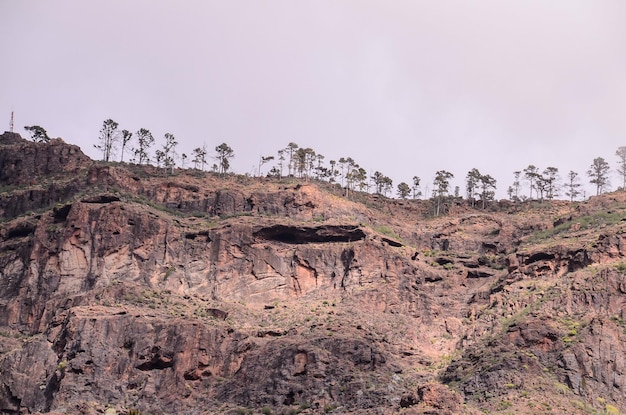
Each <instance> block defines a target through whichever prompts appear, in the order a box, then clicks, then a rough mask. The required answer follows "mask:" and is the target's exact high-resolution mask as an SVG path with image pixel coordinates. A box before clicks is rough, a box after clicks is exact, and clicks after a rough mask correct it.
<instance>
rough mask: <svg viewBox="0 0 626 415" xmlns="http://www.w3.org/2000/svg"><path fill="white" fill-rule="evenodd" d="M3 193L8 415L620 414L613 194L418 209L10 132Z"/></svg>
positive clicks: (625, 390)
mask: <svg viewBox="0 0 626 415" xmlns="http://www.w3.org/2000/svg"><path fill="white" fill-rule="evenodd" d="M26 172H32V174H30V173H29V174H27V173H26ZM33 180H34V182H33ZM0 186H2V189H3V192H2V193H1V194H0V214H1V218H2V223H1V226H0V412H1V413H7V414H19V413H35V412H40V413H69V414H74V413H76V414H78V413H85V414H102V413H105V411H106V410H107V408H109V413H110V412H111V411H112V410H113V409H115V410H116V411H117V413H123V412H124V411H128V410H129V409H131V408H136V409H139V410H141V411H143V412H145V413H155V414H156V413H159V414H178V413H188V414H208V413H211V414H212V413H237V411H239V412H241V411H247V410H256V411H259V410H260V409H261V408H263V407H267V410H270V411H273V412H274V413H298V412H301V413H321V412H333V413H371V414H385V413H407V414H410V413H414V414H459V413H467V414H470V413H472V414H473V413H479V411H491V412H493V413H507V412H513V413H543V412H549V411H553V412H554V413H581V414H582V413H590V412H591V413H592V412H593V411H596V412H597V413H601V412H602V411H612V410H613V408H626V398H624V397H625V396H626V375H625V374H624V373H626V372H625V371H626V368H625V367H624V365H625V363H624V359H623V356H624V354H625V353H626V346H624V344H625V343H624V340H626V335H625V334H624V333H625V332H624V328H625V327H626V323H625V320H626V315H625V311H624V310H625V309H626V280H625V278H626V275H625V272H626V265H624V264H625V263H624V256H625V255H626V245H625V242H624V235H625V233H624V232H625V230H626V229H625V228H626V222H625V221H624V220H622V219H623V218H624V217H626V196H625V195H624V193H615V194H612V195H607V196H604V197H600V198H594V199H592V200H591V201H589V202H586V203H583V204H580V205H579V206H577V207H574V206H572V205H571V204H568V203H565V202H552V203H550V204H548V203H545V204H543V205H538V206H534V205H532V204H530V203H529V204H510V203H501V204H500V205H498V206H494V207H493V208H492V211H489V212H487V211H484V210H480V209H473V208H470V207H467V206H464V205H463V204H462V203H460V202H459V203H457V204H456V205H454V206H451V207H450V212H451V213H450V214H448V215H446V216H444V217H439V218H432V217H429V216H428V215H427V212H428V205H427V203H428V202H421V201H388V200H386V199H384V198H382V197H379V196H376V197H374V196H369V195H360V194H355V195H353V196H352V197H353V198H355V200H356V201H351V200H347V199H345V198H343V197H339V196H337V195H335V194H333V193H334V192H337V190H336V189H335V188H333V187H332V186H328V185H322V184H319V185H315V184H311V183H298V182H297V181H295V180H285V181H282V182H276V181H270V180H265V179H264V181H263V182H260V181H259V180H255V179H251V178H246V177H228V178H225V179H222V178H218V177H215V176H212V175H210V174H205V173H203V172H198V171H179V172H177V174H175V175H172V176H168V177H163V174H162V172H160V171H159V170H157V169H155V168H153V167H150V166H143V167H140V166H134V165H113V164H111V165H105V164H101V163H97V162H93V161H91V160H89V159H88V158H87V157H85V156H84V155H83V154H82V153H81V152H80V150H79V149H78V148H77V147H75V146H70V145H67V144H65V143H63V142H62V141H61V140H52V141H51V142H50V143H48V144H36V143H30V142H27V141H25V140H22V139H21V138H19V136H16V135H10V134H5V135H3V136H1V137H0ZM337 193H339V192H337ZM359 198H360V199H359ZM359 200H362V201H363V203H359V202H358V201H359ZM33 210H34V211H36V213H29V211H33Z"/></svg>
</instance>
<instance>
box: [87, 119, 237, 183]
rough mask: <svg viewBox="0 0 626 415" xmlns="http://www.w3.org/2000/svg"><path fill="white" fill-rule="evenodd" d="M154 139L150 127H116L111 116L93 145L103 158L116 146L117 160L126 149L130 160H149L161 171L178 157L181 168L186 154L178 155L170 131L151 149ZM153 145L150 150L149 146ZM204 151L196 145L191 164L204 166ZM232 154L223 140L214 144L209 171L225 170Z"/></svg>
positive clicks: (107, 158)
mask: <svg viewBox="0 0 626 415" xmlns="http://www.w3.org/2000/svg"><path fill="white" fill-rule="evenodd" d="M155 145H156V140H155V138H154V136H153V135H152V133H151V132H150V130H148V129H146V128H140V129H139V130H137V131H136V132H135V133H132V132H130V131H128V130H121V131H120V130H119V124H118V123H117V122H115V121H113V120H112V119H108V120H105V121H104V123H103V124H102V128H101V129H100V135H99V136H98V144H94V147H95V148H96V149H98V150H100V151H101V152H102V160H103V161H107V162H108V161H113V156H114V155H115V153H116V152H117V150H118V149H119V150H120V162H124V154H125V153H126V151H129V152H130V155H131V159H130V162H131V163H137V164H151V163H152V162H153V161H154V162H155V163H156V166H157V167H158V168H161V169H163V171H164V173H165V174H168V173H169V174H171V173H173V171H174V167H176V166H177V163H178V161H180V163H181V164H180V166H181V167H182V168H185V165H186V163H187V161H188V159H189V156H187V154H185V153H182V154H181V155H180V157H179V155H178V153H177V151H176V147H177V146H178V141H176V137H174V135H173V134H171V133H165V135H164V136H163V141H162V144H161V146H160V147H158V148H156V149H154V147H155ZM153 149H154V152H152V150H153ZM207 156H208V151H207V148H206V144H205V145H203V146H202V147H198V148H196V149H194V150H193V152H192V159H191V163H193V165H194V168H196V169H198V168H201V169H202V170H204V168H205V166H206V164H207ZM234 156H235V153H234V152H233V149H232V148H230V147H229V146H228V145H227V144H226V143H222V144H220V145H219V146H217V147H215V156H214V157H213V159H214V160H215V163H214V164H213V167H212V169H213V171H215V172H219V173H222V174H224V173H227V172H228V170H229V169H230V159H232V158H233V157H234Z"/></svg>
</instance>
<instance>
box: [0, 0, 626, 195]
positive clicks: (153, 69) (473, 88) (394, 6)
mask: <svg viewBox="0 0 626 415" xmlns="http://www.w3.org/2000/svg"><path fill="white" fill-rule="evenodd" d="M0 57H1V59H2V63H1V64H0V68H1V69H0V75H1V76H0V116H1V117H2V118H4V119H5V122H4V124H5V125H3V126H2V127H3V129H8V125H9V118H10V114H11V111H15V118H16V127H19V128H17V129H16V130H17V131H18V132H20V133H21V134H22V135H24V136H26V134H25V131H24V130H23V127H24V126H25V125H33V124H37V125H41V126H42V127H44V128H46V129H47V131H48V133H49V134H50V135H51V136H53V137H57V136H58V137H62V138H63V139H64V140H65V141H67V142H70V143H74V144H78V145H80V146H81V147H82V149H83V151H85V152H86V153H87V154H89V155H90V156H92V157H94V158H99V157H100V154H98V153H97V152H96V150H95V149H93V144H95V143H96V142H97V137H98V132H99V129H100V128H101V126H102V122H103V121H104V120H105V119H107V118H112V119H114V120H115V121H117V122H118V123H119V124H120V128H125V129H129V130H131V131H136V130H137V129H139V128H147V129H149V130H151V131H152V133H153V134H154V136H155V138H156V139H157V142H158V144H159V145H160V144H161V142H162V140H163V135H164V134H165V133H166V132H170V133H172V134H174V135H175V136H176V138H177V140H178V141H179V142H180V145H179V148H178V152H179V153H182V152H186V153H187V154H190V153H191V150H192V149H193V148H195V147H198V146H201V145H202V144H203V143H206V144H207V146H208V148H209V149H211V150H212V149H213V148H214V147H215V146H216V145H218V144H220V143H222V142H226V143H228V144H229V145H230V146H231V147H232V148H233V149H234V151H235V159H234V160H233V163H232V165H233V168H234V170H236V171H237V172H239V173H246V172H249V173H252V172H253V171H254V170H253V166H256V165H257V163H258V160H259V156H261V155H275V154H276V151H277V150H278V149H280V148H283V147H285V146H286V145H287V144H288V143H289V142H291V141H293V142H296V143H297V144H299V145H300V146H301V147H312V148H313V149H314V150H315V151H317V152H318V153H321V154H323V155H325V156H326V160H327V161H328V160H330V159H335V160H336V159H338V158H339V157H342V156H343V157H348V156H349V157H352V158H353V159H355V161H356V162H357V163H359V164H360V165H361V166H362V167H364V168H366V169H367V170H368V172H373V171H374V170H379V171H381V172H383V173H384V174H386V175H388V176H390V177H391V178H392V179H393V180H394V188H395V186H396V184H397V183H399V182H400V181H406V182H409V183H410V181H411V178H412V177H413V176H414V175H418V176H420V177H421V178H422V181H423V183H425V184H426V185H428V184H430V183H432V179H433V178H434V174H435V172H436V171H437V170H442V169H445V170H449V171H451V172H452V173H453V174H454V175H455V179H454V180H453V183H452V184H453V186H454V185H459V186H460V187H461V189H462V193H463V194H464V193H465V192H464V188H465V186H464V181H465V180H464V179H465V175H466V174H467V171H468V170H470V169H471V168H473V167H476V168H478V169H479V170H480V171H481V172H482V173H484V174H491V175H492V176H494V177H495V178H496V179H497V180H498V196H499V197H505V191H506V188H507V187H508V186H509V185H510V184H511V183H512V181H513V174H512V172H513V171H515V170H522V169H523V168H525V167H526V166H528V165H529V164H534V165H536V166H537V167H539V168H540V169H542V170H543V169H544V168H545V167H548V166H555V167H558V168H559V170H560V173H561V176H562V177H565V176H566V174H567V172H568V171H569V170H574V171H577V172H578V173H579V174H580V175H581V176H582V179H583V182H585V183H586V182H587V181H588V179H587V177H586V175H585V172H586V170H587V169H588V167H589V165H590V164H591V162H592V161H593V158H594V157H599V156H601V157H604V158H605V159H606V160H607V161H608V162H609V163H610V164H611V167H612V169H613V174H612V176H613V177H612V184H613V188H616V187H617V185H618V184H619V183H620V181H619V180H618V177H617V174H616V173H615V168H616V161H617V158H616V157H615V150H616V149H617V147H619V146H621V145H626V1H624V0H551V1H548V0H508V1H502V0H473V1H467V0H431V1H420V0H411V1H400V0H397V1H389V0H386V1H382V0H381V1H369V0H327V1H326V0H311V1H308V0H302V1H294V0H265V1H263V0H255V1H243V0H241V1H237V0H235V1H231V0H228V1H226V0H220V1H207V0H196V1H191V0H185V1H164V0H162V1H155V0H141V1H140V0H106V1H105V0H90V1H84V0H55V1H50V0H41V1H34V0H0ZM2 118H0V120H1V119H2ZM266 167H268V166H266ZM429 187H432V185H430V186H429ZM591 190H592V189H591V187H590V186H589V187H588V192H590V191H591ZM525 192H527V190H525Z"/></svg>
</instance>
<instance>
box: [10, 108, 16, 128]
mask: <svg viewBox="0 0 626 415" xmlns="http://www.w3.org/2000/svg"><path fill="white" fill-rule="evenodd" d="M14 126H15V117H14V114H13V111H11V122H10V123H9V131H10V132H13V127H14Z"/></svg>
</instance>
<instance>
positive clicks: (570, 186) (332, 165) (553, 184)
mask: <svg viewBox="0 0 626 415" xmlns="http://www.w3.org/2000/svg"><path fill="white" fill-rule="evenodd" d="M24 129H25V130H26V131H28V132H29V134H30V135H31V139H32V140H33V141H36V142H48V141H49V140H50V138H49V137H48V134H47V132H46V130H45V129H44V128H42V127H40V126H38V125H33V126H26V127H24ZM177 145H178V142H177V141H176V138H175V137H174V135H173V134H170V133H166V134H165V135H164V137H163V142H162V144H161V146H160V147H158V148H156V149H154V146H155V138H154V137H153V135H152V133H151V132H150V131H149V130H147V129H145V128H141V129H139V130H137V131H136V132H135V133H132V132H130V131H128V130H125V129H124V130H119V124H118V123H117V122H115V121H113V120H112V119H107V120H105V121H104V122H103V124H102V128H101V129H100V134H99V136H98V144H96V145H94V147H95V148H96V149H98V150H100V151H101V152H102V160H103V161H107V162H109V161H114V160H113V157H114V156H115V155H116V153H117V151H118V150H119V152H120V159H119V161H120V162H124V155H125V154H126V153H127V152H128V153H130V155H131V158H130V162H131V163H137V164H151V163H152V162H153V161H154V162H155V163H156V166H157V167H159V168H162V169H163V171H164V173H165V174H168V173H169V174H171V173H172V172H173V170H174V168H175V167H176V166H177V165H178V164H177V163H178V162H180V167H181V168H183V169H184V168H186V164H187V163H188V162H190V163H191V164H192V165H193V168H194V169H198V170H203V171H204V170H205V169H206V167H207V165H208V161H207V157H209V153H208V150H207V146H206V144H204V145H203V146H202V147H197V148H195V149H194V150H193V151H192V153H191V155H189V156H188V155H187V154H185V153H183V154H181V155H180V156H179V155H178V153H177V152H176V146H177ZM153 149H154V152H152V150H153ZM214 151H215V152H214V155H213V156H212V159H213V161H214V162H213V164H212V165H211V167H210V170H211V171H213V172H215V173H220V174H225V173H228V172H229V171H230V161H231V159H232V158H234V156H235V153H234V151H233V149H232V148H231V147H230V146H229V145H228V144H226V143H222V144H220V145H218V146H216V147H215V149H214ZM615 155H616V156H617V157H618V165H617V169H616V171H617V173H618V174H619V175H620V178H621V179H622V186H621V189H622V190H624V189H626V146H622V147H619V148H618V149H617V151H616V152H615ZM324 160H325V157H324V156H323V155H322V154H319V153H316V152H315V150H313V149H312V148H309V147H300V146H299V145H298V144H296V143H294V142H290V143H289V144H288V145H287V146H286V147H285V148H282V149H279V150H278V151H277V152H276V155H275V156H274V155H267V156H261V157H260V159H259V165H258V175H259V176H261V175H262V168H263V166H264V165H266V164H268V163H270V162H272V161H274V165H273V166H271V168H270V169H269V170H268V172H267V173H266V176H267V177H270V178H271V177H273V178H278V179H280V178H282V177H284V176H285V174H286V175H287V176H288V177H298V178H301V179H304V180H306V181H308V180H311V179H315V180H320V181H326V182H328V183H334V184H338V185H340V186H341V188H342V189H344V191H345V195H346V196H348V195H350V193H351V192H354V191H356V190H358V191H360V192H367V193H369V192H370V191H371V190H373V192H374V193H376V194H380V195H383V196H385V197H387V196H389V195H390V194H392V192H393V181H392V179H391V178H389V177H388V176H386V175H384V174H383V173H381V172H380V171H375V172H374V173H372V174H371V175H368V173H367V170H365V169H364V168H363V167H361V166H360V165H359V164H358V163H357V162H356V161H354V160H353V159H352V158H351V157H341V158H339V159H338V160H329V162H328V164H326V163H325V162H324ZM610 171H611V170H610V166H609V163H608V162H607V161H606V160H605V159H604V158H602V157H597V158H595V159H594V160H593V163H592V164H591V165H590V166H589V169H588V170H587V172H586V174H587V177H588V178H589V183H590V184H592V185H594V186H595V188H596V194H597V195H599V194H601V193H604V192H606V191H608V190H609V189H610V178H609V174H610ZM513 177H514V180H513V183H512V185H510V186H509V187H508V189H507V194H508V196H509V199H510V200H511V201H513V202H518V201H525V200H539V201H544V200H553V199H554V198H556V197H558V196H560V195H561V192H562V191H563V192H564V193H563V194H564V195H565V196H567V198H569V200H570V201H574V200H578V199H580V198H581V197H582V198H583V199H584V198H585V197H586V195H585V194H584V191H582V190H581V187H582V184H581V180H580V177H579V175H578V173H577V172H574V171H569V172H568V173H567V175H566V177H565V179H564V180H563V179H562V178H561V176H560V174H559V169H558V168H556V167H546V168H545V169H544V170H540V169H539V168H538V167H536V166H534V165H532V164H531V165H529V166H528V167H526V168H525V169H523V170H518V171H515V172H513ZM453 178H454V174H452V173H451V172H449V171H446V170H440V171H437V172H436V173H435V178H434V180H433V184H432V185H433V187H432V194H431V195H430V199H431V200H432V202H433V214H435V215H439V214H441V213H442V212H445V210H446V209H447V206H448V205H449V203H450V201H449V199H450V198H451V197H453V198H456V199H462V197H461V195H460V189H459V187H458V186H456V187H455V189H454V193H453V194H450V190H451V189H450V180H451V179H453ZM465 185H466V200H467V202H468V203H469V204H470V205H471V206H472V207H476V206H477V204H479V205H480V207H481V208H483V209H484V208H485V207H486V206H487V204H488V203H489V202H491V201H493V200H494V199H495V191H496V179H494V178H493V177H492V176H491V175H489V174H483V173H481V172H480V171H479V170H478V169H476V168H473V169H471V170H470V171H469V172H468V173H467V175H466V177H465ZM524 185H527V189H528V196H527V195H526V194H522V190H523V188H524ZM396 195H397V196H398V197H399V198H400V199H408V198H410V197H411V198H413V199H419V198H421V197H422V195H423V193H422V190H421V179H420V178H419V177H418V176H414V177H413V178H412V181H411V184H410V185H409V184H408V183H406V182H401V183H400V184H398V185H397V187H396ZM426 196H427V197H428V195H426Z"/></svg>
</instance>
